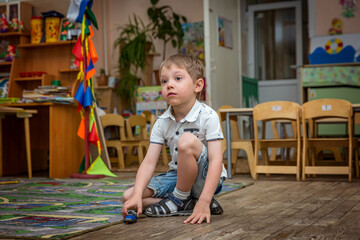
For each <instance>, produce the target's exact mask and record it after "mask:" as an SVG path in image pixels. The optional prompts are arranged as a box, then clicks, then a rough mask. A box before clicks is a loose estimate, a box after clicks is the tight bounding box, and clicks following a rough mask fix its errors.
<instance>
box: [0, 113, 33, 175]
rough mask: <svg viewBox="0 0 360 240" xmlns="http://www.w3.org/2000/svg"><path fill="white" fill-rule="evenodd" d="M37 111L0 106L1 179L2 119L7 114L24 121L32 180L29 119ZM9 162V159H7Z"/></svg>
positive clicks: (0, 169) (0, 165)
mask: <svg viewBox="0 0 360 240" xmlns="http://www.w3.org/2000/svg"><path fill="white" fill-rule="evenodd" d="M36 113H37V111H36V110H25V109H23V108H13V107H5V106H0V177H1V176H2V174H3V169H2V165H3V159H2V156H3V154H2V153H3V151H2V119H3V118H4V117H5V115H7V114H14V115H16V117H17V118H23V119H24V128H25V144H26V160H27V167H28V176H29V179H31V178H32V169H31V145H30V125H29V118H30V117H32V115H33V114H36ZM7 160H8V159H7Z"/></svg>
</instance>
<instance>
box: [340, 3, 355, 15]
mask: <svg viewBox="0 0 360 240" xmlns="http://www.w3.org/2000/svg"><path fill="white" fill-rule="evenodd" d="M340 4H341V6H342V7H343V10H344V12H343V13H342V15H343V16H344V17H346V18H351V17H354V16H355V14H354V12H355V10H356V9H357V8H356V0H340Z"/></svg>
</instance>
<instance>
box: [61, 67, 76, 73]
mask: <svg viewBox="0 0 360 240" xmlns="http://www.w3.org/2000/svg"><path fill="white" fill-rule="evenodd" d="M59 72H60V73H72V72H79V69H78V68H76V69H61V70H59Z"/></svg>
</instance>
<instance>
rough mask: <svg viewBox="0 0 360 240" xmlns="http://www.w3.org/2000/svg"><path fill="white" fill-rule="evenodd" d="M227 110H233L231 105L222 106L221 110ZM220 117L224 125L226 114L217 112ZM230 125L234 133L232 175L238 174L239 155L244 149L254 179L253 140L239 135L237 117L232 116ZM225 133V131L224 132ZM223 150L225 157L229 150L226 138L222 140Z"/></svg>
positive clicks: (232, 141) (232, 140) (231, 144)
mask: <svg viewBox="0 0 360 240" xmlns="http://www.w3.org/2000/svg"><path fill="white" fill-rule="evenodd" d="M227 108H233V107H232V106H230V105H223V106H221V107H220V108H219V109H227ZM217 113H218V115H219V119H220V122H221V123H223V122H225V121H226V113H220V112H217ZM230 125H231V132H232V139H231V143H230V146H231V149H232V151H231V162H232V163H231V164H232V174H235V172H236V165H237V160H238V154H239V151H240V150H241V149H242V150H244V151H245V152H246V155H247V158H248V163H249V169H250V174H251V176H252V177H254V175H253V174H254V170H253V165H254V148H253V140H243V139H241V138H240V134H239V127H238V118H237V116H230ZM221 130H222V131H223V127H222V124H221ZM223 133H224V131H223ZM221 144H222V150H223V155H224V152H225V151H226V149H227V144H226V139H225V138H224V140H222V143H221Z"/></svg>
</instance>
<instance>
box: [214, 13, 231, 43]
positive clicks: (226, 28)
mask: <svg viewBox="0 0 360 240" xmlns="http://www.w3.org/2000/svg"><path fill="white" fill-rule="evenodd" d="M217 25H218V26H217V27H218V28H217V29H218V43H219V46H222V47H226V48H230V49H232V48H233V31H232V21H231V20H229V19H226V18H224V17H220V16H218V24H217Z"/></svg>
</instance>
